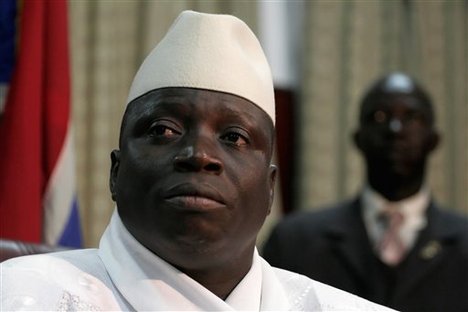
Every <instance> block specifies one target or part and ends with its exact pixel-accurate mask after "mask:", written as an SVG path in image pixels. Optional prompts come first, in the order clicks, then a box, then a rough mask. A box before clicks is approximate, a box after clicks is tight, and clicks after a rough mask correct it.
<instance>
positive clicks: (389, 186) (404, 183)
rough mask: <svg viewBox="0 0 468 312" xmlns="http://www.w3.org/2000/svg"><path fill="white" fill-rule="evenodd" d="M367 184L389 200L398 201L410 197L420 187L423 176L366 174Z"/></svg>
mask: <svg viewBox="0 0 468 312" xmlns="http://www.w3.org/2000/svg"><path fill="white" fill-rule="evenodd" d="M367 178H368V182H369V185H370V186H371V187H372V188H373V189H374V190H375V191H377V192H378V193H379V194H381V195H382V196H383V197H385V198H386V199H387V200H389V201H400V200H403V199H405V198H408V197H411V196H413V195H414V194H416V193H417V192H419V190H420V189H421V187H422V185H423V180H424V177H423V176H422V175H419V176H414V177H399V176H388V175H387V176H385V175H381V174H368V176H367Z"/></svg>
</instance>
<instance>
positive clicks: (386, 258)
mask: <svg viewBox="0 0 468 312" xmlns="http://www.w3.org/2000/svg"><path fill="white" fill-rule="evenodd" d="M379 220H380V221H381V222H382V224H383V226H384V232H383V235H382V239H381V240H380V242H379V243H378V244H377V251H378V253H379V256H380V259H381V260H382V261H383V262H384V263H386V264H387V265H389V266H395V265H397V264H398V263H400V261H401V260H402V259H403V257H404V255H405V253H406V247H405V245H404V243H403V241H402V240H401V237H400V235H399V231H400V227H401V226H402V224H403V221H404V218H403V214H402V213H401V212H399V211H398V210H397V209H396V208H395V207H389V208H388V209H385V210H384V211H382V212H381V214H380V215H379Z"/></svg>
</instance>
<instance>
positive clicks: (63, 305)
mask: <svg viewBox="0 0 468 312" xmlns="http://www.w3.org/2000/svg"><path fill="white" fill-rule="evenodd" d="M100 310H101V309H99V308H98V307H95V306H93V305H92V304H89V303H86V302H84V301H81V298H80V297H79V296H76V295H72V294H70V293H69V292H67V291H64V292H63V294H62V298H61V299H60V301H59V303H58V308H57V311H100Z"/></svg>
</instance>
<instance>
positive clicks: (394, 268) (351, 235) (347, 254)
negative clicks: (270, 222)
mask: <svg viewBox="0 0 468 312" xmlns="http://www.w3.org/2000/svg"><path fill="white" fill-rule="evenodd" d="M354 142H355V145H356V147H357V148H358V150H359V151H360V152H361V153H362V155H363V157H364V160H365V164H366V169H367V184H366V185H365V186H364V188H363V190H362V192H361V193H360V194H359V196H358V197H357V198H355V199H353V200H350V201H346V202H343V203H339V204H336V205H334V206H333V207H327V208H326V209H322V210H321V211H318V212H302V213H298V214H297V215H293V216H291V217H288V218H286V219H285V220H284V221H282V222H281V223H280V224H279V225H278V226H277V227H276V228H275V230H274V231H273V233H272V235H271V237H270V238H269V240H268V241H267V243H266V244H265V247H264V257H265V258H266V259H267V260H268V261H269V262H270V263H271V264H272V265H274V266H278V267H281V268H285V269H288V270H292V271H295V272H298V273H302V274H305V275H307V276H309V277H311V278H314V279H317V280H319V281H322V282H324V283H327V284H330V285H333V286H335V287H338V288H341V289H343V290H346V291H349V292H352V293H354V294H357V295H359V296H362V297H364V298H367V299H369V300H372V301H375V302H378V303H381V304H384V305H388V306H390V307H393V308H396V309H399V310H402V311H468V296H467V294H468V220H467V219H466V218H465V217H462V216H458V215H455V214H453V213H451V212H448V211H446V210H442V209H441V207H440V206H439V205H438V204H437V203H436V202H435V200H434V199H433V198H432V197H431V193H430V190H429V188H428V186H427V185H426V184H425V173H426V164H427V160H428V156H429V155H430V153H431V152H432V151H433V150H434V149H435V148H436V147H437V145H438V143H439V134H438V133H437V131H436V129H435V116H434V110H433V107H432V103H431V100H430V98H429V96H428V95H427V93H426V92H425V91H424V90H423V89H422V87H421V86H419V85H418V84H417V82H416V81H415V80H414V79H412V78H411V77H409V76H408V75H406V74H402V73H392V74H389V75H386V76H384V77H383V78H381V79H380V80H378V81H377V82H376V83H375V84H373V85H372V86H371V88H370V89H369V91H368V92H367V93H366V94H365V96H364V98H363V100H362V103H361V111H360V118H359V127H358V129H357V131H356V133H355V134H354Z"/></svg>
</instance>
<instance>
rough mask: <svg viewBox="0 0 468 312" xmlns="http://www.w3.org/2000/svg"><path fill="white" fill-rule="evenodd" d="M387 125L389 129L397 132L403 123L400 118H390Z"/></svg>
mask: <svg viewBox="0 0 468 312" xmlns="http://www.w3.org/2000/svg"><path fill="white" fill-rule="evenodd" d="M388 127H389V128H390V131H392V132H394V133H398V132H400V131H401V130H402V129H403V124H402V122H401V120H400V119H397V118H392V120H390V123H389V124H388Z"/></svg>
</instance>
